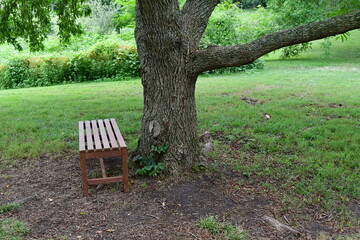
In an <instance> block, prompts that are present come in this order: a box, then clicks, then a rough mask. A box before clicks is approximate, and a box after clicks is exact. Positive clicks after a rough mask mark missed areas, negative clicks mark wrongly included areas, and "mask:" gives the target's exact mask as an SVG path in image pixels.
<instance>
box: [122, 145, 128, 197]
mask: <svg viewBox="0 0 360 240" xmlns="http://www.w3.org/2000/svg"><path fill="white" fill-rule="evenodd" d="M121 159H122V170H123V185H124V192H129V169H128V157H127V149H126V148H123V149H121Z"/></svg>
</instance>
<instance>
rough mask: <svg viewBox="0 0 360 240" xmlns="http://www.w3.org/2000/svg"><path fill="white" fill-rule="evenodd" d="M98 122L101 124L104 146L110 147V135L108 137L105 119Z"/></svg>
mask: <svg viewBox="0 0 360 240" xmlns="http://www.w3.org/2000/svg"><path fill="white" fill-rule="evenodd" d="M97 122H98V124H99V128H100V134H101V141H102V144H103V146H104V149H110V144H109V140H108V137H107V134H106V131H105V126H104V122H103V120H98V121H97Z"/></svg>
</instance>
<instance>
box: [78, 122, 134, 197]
mask: <svg viewBox="0 0 360 240" xmlns="http://www.w3.org/2000/svg"><path fill="white" fill-rule="evenodd" d="M84 127H85V128H84ZM99 131H100V134H99ZM109 140H110V142H109ZM79 151H80V166H81V177H82V182H83V184H82V185H83V195H84V196H88V195H89V185H97V184H104V183H113V182H122V183H123V190H124V192H128V191H129V179H128V178H129V170H128V158H127V148H126V144H125V141H124V139H123V137H122V135H121V132H120V130H119V127H118V126H117V124H116V121H115V119H110V120H109V119H104V120H91V121H80V122H79ZM108 157H121V159H122V175H121V176H114V177H108V176H107V175H106V169H105V165H104V160H103V158H108ZM96 158H99V159H100V167H101V173H102V178H93V179H89V178H88V175H87V170H86V160H88V159H96Z"/></svg>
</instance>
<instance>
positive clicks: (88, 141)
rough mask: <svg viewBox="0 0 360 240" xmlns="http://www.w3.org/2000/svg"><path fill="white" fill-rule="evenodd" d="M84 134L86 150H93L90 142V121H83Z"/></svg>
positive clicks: (92, 144)
mask: <svg viewBox="0 0 360 240" xmlns="http://www.w3.org/2000/svg"><path fill="white" fill-rule="evenodd" d="M85 134H86V148H87V150H94V143H93V140H92V131H91V126H90V121H85Z"/></svg>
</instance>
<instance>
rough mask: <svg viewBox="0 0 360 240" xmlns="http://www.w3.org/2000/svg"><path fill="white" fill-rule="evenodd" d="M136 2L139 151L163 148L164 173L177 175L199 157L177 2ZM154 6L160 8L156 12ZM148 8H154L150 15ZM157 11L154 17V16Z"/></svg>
mask: <svg viewBox="0 0 360 240" xmlns="http://www.w3.org/2000/svg"><path fill="white" fill-rule="evenodd" d="M155 2H157V3H154V0H140V1H138V3H137V28H136V41H137V46H138V53H139V57H140V61H141V65H142V84H143V88H144V116H143V119H142V127H141V138H140V140H139V146H138V152H139V154H140V155H141V156H144V157H145V156H148V155H149V154H150V149H151V146H160V145H166V146H167V147H168V150H167V152H166V153H165V154H164V155H163V156H162V159H161V160H162V161H164V162H165V166H166V169H167V170H169V172H170V173H171V174H174V175H177V174H179V173H180V172H181V170H183V168H187V167H190V166H192V165H193V164H194V163H195V162H196V161H197V160H198V158H199V153H200V151H199V144H198V137H197V130H196V108H195V83H196V78H197V75H194V74H193V71H192V70H191V68H190V67H191V65H190V64H189V56H190V52H189V44H190V42H189V39H186V38H185V37H184V35H183V31H182V29H181V26H180V25H181V24H180V21H181V18H180V9H179V6H178V3H177V1H165V0H160V1H155ZM154 8H158V9H156V10H155V9H154ZM147 9H152V10H153V11H152V13H149V12H148V11H147ZM154 13H155V14H154Z"/></svg>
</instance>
